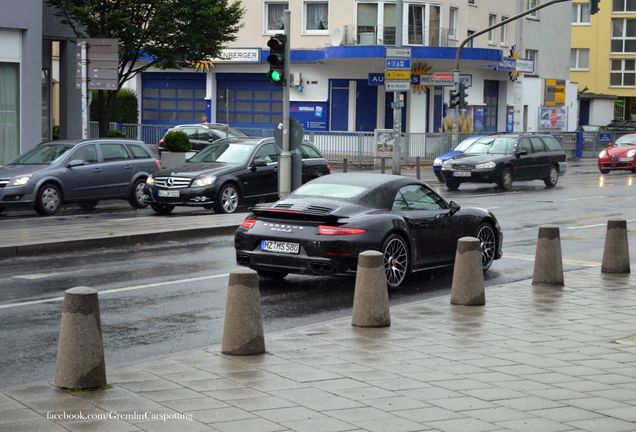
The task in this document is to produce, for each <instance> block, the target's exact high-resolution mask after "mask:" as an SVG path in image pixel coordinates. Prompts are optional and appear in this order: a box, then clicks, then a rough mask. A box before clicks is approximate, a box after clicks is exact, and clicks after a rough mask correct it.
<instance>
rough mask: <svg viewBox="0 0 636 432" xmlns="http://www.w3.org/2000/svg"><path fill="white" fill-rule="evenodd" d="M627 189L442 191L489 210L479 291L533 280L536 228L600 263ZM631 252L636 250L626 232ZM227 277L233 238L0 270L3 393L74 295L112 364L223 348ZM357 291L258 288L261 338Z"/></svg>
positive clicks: (37, 363) (428, 285)
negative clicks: (83, 289) (95, 294)
mask: <svg viewBox="0 0 636 432" xmlns="http://www.w3.org/2000/svg"><path fill="white" fill-rule="evenodd" d="M634 183H636V175H631V174H625V173H617V174H611V175H609V176H600V175H599V174H597V173H595V172H593V171H585V170H583V171H580V172H578V173H573V174H569V175H567V176H564V177H563V178H562V179H561V180H560V182H559V186H558V187H557V188H556V189H554V190H546V189H545V188H544V186H543V183H541V182H531V183H518V184H515V185H514V186H513V191H512V192H507V193H502V192H498V191H496V189H494V188H493V187H492V186H490V185H487V186H484V185H462V187H461V188H460V189H459V191H456V192H446V191H445V190H444V188H443V187H442V186H440V187H439V190H440V192H441V193H442V194H443V195H444V196H445V197H446V198H447V199H449V200H455V201H457V202H458V203H459V204H461V205H462V206H465V207H466V206H479V207H486V208H490V209H492V210H493V211H494V212H495V214H496V215H497V217H498V218H499V221H500V223H501V225H502V227H503V229H504V235H505V242H504V258H503V259H502V260H500V261H497V262H495V263H494V265H493V267H492V269H491V270H490V271H489V272H488V274H487V277H486V284H487V285H493V284H500V283H504V282H509V281H514V280H520V279H525V278H528V277H531V276H532V266H533V262H532V259H533V255H534V251H535V249H534V248H535V242H536V235H537V227H538V226H539V225H542V224H556V225H559V226H560V227H561V238H562V249H563V257H564V268H565V270H566V271H567V270H572V269H576V268H582V267H587V266H598V265H600V260H601V256H602V250H603V237H604V232H605V224H606V221H607V219H608V218H612V217H619V218H625V219H627V220H628V221H630V222H628V226H631V227H634V226H636V225H635V223H636V209H635V207H636V203H634V199H633V197H634V195H635V193H634V192H635V189H634V187H635V185H634ZM133 214H142V215H143V212H134V211H132V210H128V209H126V208H125V207H122V206H121V205H113V206H112V208H111V207H109V206H108V205H106V206H105V207H104V208H102V210H100V212H99V213H95V214H85V213H74V212H72V211H70V212H68V213H67V214H63V215H61V216H60V218H62V220H63V221H64V223H73V221H74V220H77V219H78V218H80V219H82V220H83V221H84V222H85V220H86V219H85V218H105V217H109V218H117V217H131V215H133ZM146 215H147V214H146ZM4 221H8V222H12V223H20V224H24V225H25V226H26V227H27V228H26V229H28V224H29V221H31V223H47V224H52V225H54V219H53V218H36V217H31V216H27V214H26V213H24V214H23V213H21V212H14V213H8V214H7V215H3V222H4ZM57 223H60V221H59V220H58V222H57ZM633 231H634V229H632V232H633ZM630 246H631V249H632V250H636V236H635V235H634V234H631V237H630ZM233 268H235V264H234V251H233V247H232V238H231V236H217V237H209V238H202V239H197V240H192V241H188V242H174V241H170V242H163V243H158V244H145V245H139V246H137V247H133V248H127V249H124V248H108V249H99V250H95V251H82V252H78V253H68V254H58V255H55V256H41V257H30V258H26V257H25V258H13V259H5V260H0V287H1V288H0V387H5V386H9V385H13V384H19V383H24V382H31V381H36V380H45V379H50V378H52V377H53V375H54V368H55V353H56V350H57V332H58V325H59V318H60V313H61V312H60V310H61V305H62V303H61V296H62V295H63V291H64V290H65V289H68V288H70V287H73V286H79V285H83V286H89V287H92V288H95V289H97V290H99V291H100V302H101V314H102V325H103V333H104V343H105V350H106V361H107V365H109V366H114V365H117V364H122V363H125V362H128V361H132V360H137V359H142V358H147V357H149V356H154V355H158V354H163V353H169V352H175V351H181V350H186V349H192V348H197V347H203V346H207V345H210V344H215V343H219V342H220V339H221V336H222V332H223V308H224V305H225V293H226V287H227V273H228V272H229V271H231V270H232V269H233ZM451 276H452V273H451V272H450V271H448V270H444V271H435V272H423V273H419V274H417V276H416V277H414V278H412V280H411V281H410V283H409V284H408V286H407V287H406V289H404V290H402V291H400V292H399V293H393V294H391V296H390V300H391V303H392V304H399V303H404V302H410V301H416V300H422V299H425V298H428V297H431V296H439V295H444V294H447V293H448V292H449V289H450V282H451ZM566 283H567V276H566ZM353 286H354V283H353V279H340V278H312V277H304V276H294V275H292V276H289V277H288V278H286V279H285V281H284V282H283V283H282V284H281V283H279V282H264V283H262V284H261V293H262V303H263V309H262V310H263V319H264V325H265V331H266V332H273V331H276V330H281V329H285V328H290V327H295V326H300V325H305V324H308V323H313V322H319V321H324V320H328V319H333V318H337V317H344V316H347V315H349V314H350V311H351V305H352V301H353ZM513 296H514V293H511V297H513ZM47 299H48V300H47Z"/></svg>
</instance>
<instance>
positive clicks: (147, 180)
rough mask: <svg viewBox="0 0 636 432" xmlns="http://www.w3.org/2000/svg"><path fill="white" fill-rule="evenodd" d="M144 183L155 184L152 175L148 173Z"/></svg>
mask: <svg viewBox="0 0 636 432" xmlns="http://www.w3.org/2000/svg"><path fill="white" fill-rule="evenodd" d="M146 184H147V185H148V186H154V185H155V179H154V177H153V176H152V175H149V176H148V177H146Z"/></svg>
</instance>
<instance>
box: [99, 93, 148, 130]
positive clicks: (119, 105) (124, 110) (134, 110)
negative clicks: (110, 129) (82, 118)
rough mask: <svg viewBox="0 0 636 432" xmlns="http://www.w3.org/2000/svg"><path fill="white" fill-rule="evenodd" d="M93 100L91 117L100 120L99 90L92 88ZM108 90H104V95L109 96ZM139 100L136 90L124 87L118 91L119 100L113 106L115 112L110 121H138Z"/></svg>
mask: <svg viewBox="0 0 636 432" xmlns="http://www.w3.org/2000/svg"><path fill="white" fill-rule="evenodd" d="M91 92H92V101H91V119H93V120H96V121H97V120H98V119H99V113H98V108H97V92H98V90H92V91H91ZM108 93H109V92H108V91H105V92H104V96H105V97H108ZM138 105H139V103H138V101H137V95H136V94H135V92H134V91H132V90H130V89H127V88H123V89H120V90H119V91H118V92H117V100H116V101H115V106H114V107H113V113H112V117H111V119H110V121H112V122H117V123H132V124H134V123H137V119H138V112H139V109H138Z"/></svg>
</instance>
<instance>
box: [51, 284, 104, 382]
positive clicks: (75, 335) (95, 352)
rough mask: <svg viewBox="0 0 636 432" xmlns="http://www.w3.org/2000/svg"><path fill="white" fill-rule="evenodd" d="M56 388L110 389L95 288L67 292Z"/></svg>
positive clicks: (59, 344) (63, 311)
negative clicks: (106, 386) (105, 386)
mask: <svg viewBox="0 0 636 432" xmlns="http://www.w3.org/2000/svg"><path fill="white" fill-rule="evenodd" d="M55 385H56V386H58V387H61V388H72V389H80V388H82V389H88V388H98V387H100V386H103V385H106V365H105V362H104V343H103V340H102V326H101V320H100V316H99V299H98V297H97V291H95V290H94V289H92V288H87V287H75V288H71V289H68V290H66V291H65V292H64V306H63V309H62V320H61V321H60V336H59V341H58V348H57V362H56V366H55Z"/></svg>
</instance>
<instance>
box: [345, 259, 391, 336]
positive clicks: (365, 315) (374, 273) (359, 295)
mask: <svg viewBox="0 0 636 432" xmlns="http://www.w3.org/2000/svg"><path fill="white" fill-rule="evenodd" d="M351 325H352V326H355V327H388V326H390V325H391V314H390V312H389V294H388V290H387V286H386V273H385V272H384V256H383V254H382V252H378V251H374V250H368V251H364V252H362V253H360V255H358V269H357V272H356V287H355V292H354V295H353V312H352V317H351Z"/></svg>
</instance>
